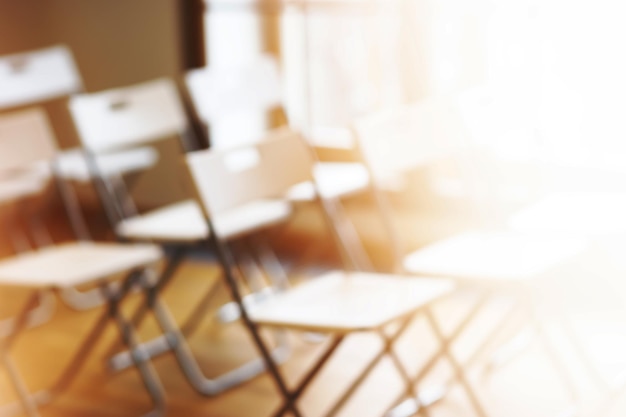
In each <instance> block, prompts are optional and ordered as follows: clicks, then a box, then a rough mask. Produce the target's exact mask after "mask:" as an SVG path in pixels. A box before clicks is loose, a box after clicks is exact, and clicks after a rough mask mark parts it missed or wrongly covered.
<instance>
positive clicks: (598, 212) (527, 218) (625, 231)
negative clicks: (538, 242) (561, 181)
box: [509, 192, 626, 236]
mask: <svg viewBox="0 0 626 417" xmlns="http://www.w3.org/2000/svg"><path fill="white" fill-rule="evenodd" d="M509 225H510V227H511V228H512V229H513V230H517V231H543V232H558V233H568V234H577V235H583V236H618V235H626V193H609V192H578V193H575V192H571V193H558V194H554V195H551V196H548V197H546V198H544V199H542V200H540V201H539V202H537V203H535V204H532V205H530V206H528V207H526V208H523V209H522V210H520V211H519V212H517V213H515V214H514V215H513V216H512V217H511V219H510V221H509Z"/></svg>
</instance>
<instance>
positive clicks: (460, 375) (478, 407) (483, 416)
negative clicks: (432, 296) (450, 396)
mask: <svg viewBox="0 0 626 417" xmlns="http://www.w3.org/2000/svg"><path fill="white" fill-rule="evenodd" d="M424 314H425V315H426V318H427V319H428V322H429V323H430V327H431V328H432V329H433V332H434V333H435V335H436V336H437V339H439V342H440V343H441V350H442V351H443V354H444V356H445V357H446V359H447V360H448V362H449V363H450V365H452V368H453V370H454V374H455V377H456V379H457V380H458V381H459V382H460V384H461V385H462V386H463V389H464V390H465V394H466V395H467V397H468V398H469V400H470V402H471V403H472V406H473V407H474V411H475V412H476V414H477V415H478V416H480V417H487V413H486V411H485V408H484V407H483V405H482V403H481V402H480V400H479V399H478V396H477V395H476V393H475V392H474V389H473V388H472V386H471V384H470V382H469V381H468V379H467V377H466V375H465V370H464V369H463V367H462V366H461V365H460V363H459V362H458V361H457V360H456V358H455V357H454V355H453V354H452V351H451V349H450V345H451V342H452V341H451V340H450V339H449V338H446V336H445V335H444V334H443V332H442V331H441V328H440V327H439V323H437V319H436V318H435V316H434V315H433V314H432V312H431V311H430V310H429V309H428V308H426V309H424Z"/></svg>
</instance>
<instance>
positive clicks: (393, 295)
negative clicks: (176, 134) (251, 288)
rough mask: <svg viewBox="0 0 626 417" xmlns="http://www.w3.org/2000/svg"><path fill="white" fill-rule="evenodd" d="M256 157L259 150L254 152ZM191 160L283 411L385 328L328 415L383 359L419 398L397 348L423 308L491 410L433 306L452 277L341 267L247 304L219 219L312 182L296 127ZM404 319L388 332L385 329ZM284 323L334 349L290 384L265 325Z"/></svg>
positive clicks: (233, 288)
mask: <svg viewBox="0 0 626 417" xmlns="http://www.w3.org/2000/svg"><path fill="white" fill-rule="evenodd" d="M241 155H250V161H252V163H249V164H247V165H246V166H244V167H241V166H235V165H233V164H232V161H233V160H236V159H238V158H240V156H241ZM252 155H254V156H252ZM187 164H188V166H189V169H190V172H191V176H192V179H193V182H194V184H195V189H196V192H197V195H198V199H199V200H200V201H201V202H202V204H203V209H204V213H205V217H206V221H207V224H208V225H209V227H210V228H211V231H212V233H211V243H212V245H213V246H214V247H215V248H216V249H217V253H218V255H219V257H220V261H221V262H222V265H223V269H224V277H225V278H226V281H227V284H228V286H229V289H230V293H231V296H232V297H233V299H234V300H235V301H236V302H237V304H238V305H239V307H240V309H241V311H242V318H243V321H244V323H245V324H246V327H247V328H248V330H249V332H250V333H251V335H252V337H253V338H254V341H255V343H256V345H257V347H258V349H259V351H260V352H261V354H262V355H263V357H264V359H265V361H266V364H267V368H268V370H269V371H270V373H271V375H272V377H273V379H274V381H275V382H276V385H277V386H278V388H279V391H280V393H281V395H282V396H283V399H284V403H283V405H282V407H281V408H280V409H279V410H278V412H276V414H275V415H279V416H280V415H284V414H286V413H288V412H291V413H292V414H293V415H295V416H300V415H301V412H300V410H299V408H298V406H297V404H296V403H297V400H298V399H299V398H300V396H301V395H302V394H303V393H304V391H305V390H306V388H307V387H308V386H309V385H310V384H311V383H312V382H313V380H314V379H315V377H316V376H317V375H318V373H319V371H320V370H321V369H322V367H323V365H324V364H325V363H326V362H327V361H328V359H329V358H330V357H331V356H332V354H333V352H335V351H336V349H337V348H338V347H339V346H340V344H341V342H342V341H343V340H344V339H345V338H346V337H347V336H349V335H350V334H354V333H359V332H366V331H369V332H379V334H380V335H381V337H382V338H383V340H384V348H383V350H382V351H381V352H380V354H378V355H376V357H375V358H374V359H373V360H372V362H371V363H369V364H368V365H367V366H366V367H365V369H364V370H363V371H362V373H361V374H359V375H358V376H357V377H356V378H355V379H354V382H353V383H352V384H351V385H350V387H349V388H348V389H347V390H346V391H345V392H344V393H343V394H342V395H341V396H340V397H339V398H338V399H337V400H336V401H335V402H334V403H333V404H331V408H330V411H329V412H328V413H327V415H334V414H336V413H337V412H338V411H339V410H340V409H341V407H342V406H343V405H344V404H345V403H346V402H347V401H348V399H349V398H350V397H351V395H352V394H353V393H354V392H355V391H356V389H357V388H358V386H359V385H360V384H361V382H362V381H363V380H365V378H366V377H367V376H368V375H369V373H370V372H371V371H372V370H373V369H374V367H375V365H376V364H377V363H378V362H379V361H380V360H381V359H382V358H383V357H390V358H391V359H392V361H393V363H394V365H395V367H396V369H397V371H398V372H399V374H400V375H401V377H402V378H403V380H404V381H405V382H406V390H405V391H403V394H402V395H403V396H407V395H408V396H412V395H414V391H415V384H416V382H415V381H411V379H412V378H411V377H410V376H409V375H408V373H407V371H406V370H405V368H404V366H403V364H402V363H401V361H400V360H399V358H398V357H397V355H396V354H395V352H394V350H393V344H394V342H395V341H396V340H397V339H398V338H399V337H400V336H401V334H402V333H403V331H404V330H405V329H406V328H407V327H408V326H409V324H410V323H411V321H412V319H413V317H414V316H415V315H416V313H419V312H423V313H424V314H425V315H426V318H427V319H428V320H429V322H430V324H431V325H433V330H434V331H435V334H436V335H437V336H438V337H439V338H440V342H441V343H442V350H441V352H442V354H444V355H446V357H448V358H450V360H451V364H452V366H453V367H454V368H455V370H456V371H457V372H456V376H457V377H458V379H459V381H460V382H461V383H462V385H463V387H464V388H465V391H466V393H467V394H468V396H469V398H470V400H471V402H472V404H473V406H474V408H475V409H476V411H477V413H478V414H479V415H481V416H484V415H485V414H484V411H483V409H482V406H481V404H480V402H479V401H478V399H477V397H476V396H475V394H474V393H473V391H472V389H471V387H470V386H469V384H468V383H467V380H466V379H465V376H464V374H463V372H462V370H460V369H459V368H458V366H457V365H458V364H457V363H456V362H455V361H454V360H453V358H452V357H451V356H450V352H449V351H448V350H447V341H446V340H445V338H442V335H441V331H440V329H439V328H438V326H437V325H436V323H435V322H434V321H433V320H432V315H431V314H430V313H429V311H428V306H429V305H430V304H432V302H434V301H435V300H436V299H438V298H440V297H442V296H444V295H446V294H449V293H450V292H451V291H452V290H453V289H454V285H452V283H451V281H449V280H445V279H443V280H441V281H439V280H438V279H432V278H414V277H407V276H396V275H389V274H375V273H366V272H343V271H333V272H330V273H327V274H324V275H322V276H319V277H317V278H315V279H311V280H307V281H305V282H304V283H302V284H300V285H298V286H296V287H293V288H290V289H285V290H284V291H282V292H280V293H277V294H275V295H274V296H272V297H270V298H267V299H265V300H263V301H261V302H259V303H255V304H253V305H252V306H248V305H246V303H244V302H243V294H244V290H243V289H242V288H241V286H240V284H239V280H238V279H237V278H240V277H237V276H236V270H235V269H234V264H233V260H232V257H231V254H230V253H229V251H228V250H227V248H226V246H225V245H224V243H223V239H222V236H221V235H220V233H219V229H214V228H213V225H212V219H214V218H215V217H216V216H218V215H219V213H220V212H222V211H224V210H228V209H229V208H231V207H236V206H237V205H239V204H242V203H245V202H246V201H251V200H253V199H256V198H272V197H274V196H280V195H283V194H284V193H285V191H286V190H287V189H288V188H289V187H291V186H293V185H294V184H297V183H299V182H303V181H311V172H312V171H311V167H312V165H313V164H314V158H313V155H312V153H311V150H310V149H309V148H308V146H307V145H306V143H305V142H304V141H303V140H302V138H301V136H300V135H299V134H298V133H295V132H294V131H291V130H289V129H286V128H283V129H278V130H274V131H271V132H269V133H268V134H267V137H266V138H265V139H264V140H263V141H261V142H258V143H256V144H255V145H248V146H241V147H238V148H235V149H229V150H221V151H220V150H208V151H197V152H192V153H190V154H188V156H187ZM391 323H396V324H397V325H398V327H397V329H396V331H395V332H394V333H393V334H392V335H391V336H387V335H386V333H384V332H383V330H384V328H385V327H386V326H387V325H388V324H391ZM262 327H269V328H281V329H288V330H295V331H309V332H324V333H328V334H329V337H330V340H329V343H328V348H327V350H326V351H324V353H323V354H321V355H320V357H319V358H318V360H317V362H316V363H315V364H314V365H313V366H312V367H311V369H310V370H309V371H308V372H307V373H306V374H305V376H304V377H303V378H302V379H301V382H300V383H298V385H297V386H296V387H295V388H293V389H290V388H288V387H287V385H286V383H285V380H284V379H283V377H282V376H281V373H280V371H279V369H278V366H277V365H276V363H275V362H274V360H273V359H272V358H271V355H270V354H269V349H268V347H267V343H266V341H265V340H264V338H263V336H262V335H261V332H260V330H261V328H262Z"/></svg>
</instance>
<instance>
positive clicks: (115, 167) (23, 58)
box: [0, 45, 156, 310]
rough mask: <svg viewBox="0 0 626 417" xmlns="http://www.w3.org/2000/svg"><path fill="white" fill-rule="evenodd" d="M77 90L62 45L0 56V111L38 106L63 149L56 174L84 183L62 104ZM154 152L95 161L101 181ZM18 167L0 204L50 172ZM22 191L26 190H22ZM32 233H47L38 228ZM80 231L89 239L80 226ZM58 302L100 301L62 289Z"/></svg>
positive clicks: (140, 165) (82, 305)
mask: <svg viewBox="0 0 626 417" xmlns="http://www.w3.org/2000/svg"><path fill="white" fill-rule="evenodd" d="M81 91H83V82H82V79H81V76H80V73H79V70H78V67H77V65H76V62H75V61H74V58H73V56H72V53H71V51H70V50H69V49H68V48H67V47H66V46H63V45H57V46H52V47H48V48H43V49H38V50H33V51H28V52H22V53H18V54H14V55H7V56H2V57H0V111H6V110H7V109H9V110H11V109H13V110H15V109H21V108H27V107H28V106H32V105H38V106H41V107H43V108H44V109H45V110H46V112H47V113H48V115H49V118H50V119H51V121H52V127H53V130H54V131H55V133H56V137H57V138H58V139H61V141H60V142H61V143H62V144H63V148H67V149H65V150H63V151H62V152H61V153H60V154H59V157H58V171H59V172H58V174H59V175H60V176H61V177H62V178H64V179H66V180H71V181H75V182H78V183H82V184H90V182H91V177H90V175H89V169H88V167H87V162H86V160H85V158H84V156H83V153H82V151H81V150H80V149H79V148H76V146H77V145H78V143H77V138H76V137H75V136H76V133H75V130H74V127H73V124H72V121H71V118H70V116H69V114H68V112H67V107H66V102H67V99H68V97H69V96H71V95H72V94H75V93H79V92H81ZM155 162H156V153H155V152H154V151H153V150H152V149H150V148H142V149H134V150H132V151H131V152H120V153H118V154H111V155H107V156H106V158H103V160H102V161H100V165H101V167H102V168H101V169H102V172H103V181H115V180H116V178H117V177H118V176H119V175H121V174H124V173H130V172H136V171H140V170H143V169H146V168H148V167H150V166H152V165H153V164H154V163H155ZM16 169H19V170H18V171H16V172H14V173H13V174H12V175H11V176H10V177H8V178H2V179H0V202H1V201H2V200H3V199H6V198H11V199H14V198H16V197H20V196H24V195H27V194H28V193H29V192H31V191H33V190H34V191H35V192H36V191H38V190H40V189H41V187H43V184H46V183H47V180H48V178H49V176H50V172H49V171H48V170H47V166H46V165H45V164H40V163H38V164H33V165H32V166H27V167H16ZM24 193H26V194H24ZM33 232H34V233H35V234H36V235H37V236H42V235H45V234H46V233H47V232H46V231H45V230H42V229H40V228H38V230H34V231H33ZM81 233H83V234H84V237H85V238H88V237H89V231H88V229H87V228H85V229H84V230H83V231H82V232H81ZM63 299H64V301H65V302H66V303H67V304H68V305H69V306H71V307H72V308H75V309H79V310H81V309H89V308H91V307H94V306H95V305H98V304H99V303H100V302H101V296H100V292H99V291H92V292H91V293H77V292H76V291H75V290H74V289H73V288H68V289H67V290H66V291H65V292H64V293H63Z"/></svg>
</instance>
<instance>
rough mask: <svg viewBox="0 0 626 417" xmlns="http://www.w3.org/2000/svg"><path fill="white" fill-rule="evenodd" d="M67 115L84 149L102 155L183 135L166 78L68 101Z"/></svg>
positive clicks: (179, 109) (180, 110) (178, 105)
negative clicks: (71, 119) (68, 113)
mask: <svg viewBox="0 0 626 417" xmlns="http://www.w3.org/2000/svg"><path fill="white" fill-rule="evenodd" d="M69 106H70V112H71V113H72V117H73V119H74V122H75V124H76V127H77V129H78V132H79V136H80V138H81V141H82V143H83V146H85V147H86V148H87V149H89V150H90V151H92V152H94V153H103V152H107V151H112V150H115V149H120V148H126V147H133V146H138V145H142V144H148V143H152V142H155V141H158V140H161V139H165V138H167V137H170V136H172V135H177V134H178V135H180V134H183V133H184V131H185V129H186V128H187V116H186V114H185V110H184V107H183V105H182V102H181V100H180V96H179V94H178V90H177V89H176V85H175V84H174V82H173V81H172V80H170V79H168V78H159V79H156V80H153V81H149V82H145V83H141V84H136V85H133V86H129V87H124V88H115V89H111V90H106V91H101V92H97V93H92V94H79V95H75V96H73V97H72V98H71V100H70V103H69Z"/></svg>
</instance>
